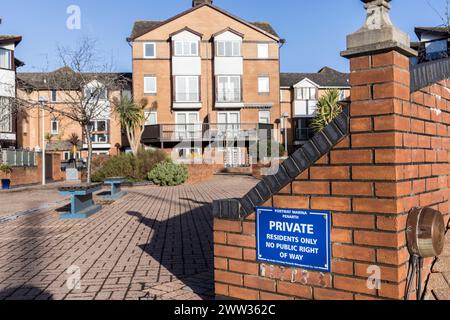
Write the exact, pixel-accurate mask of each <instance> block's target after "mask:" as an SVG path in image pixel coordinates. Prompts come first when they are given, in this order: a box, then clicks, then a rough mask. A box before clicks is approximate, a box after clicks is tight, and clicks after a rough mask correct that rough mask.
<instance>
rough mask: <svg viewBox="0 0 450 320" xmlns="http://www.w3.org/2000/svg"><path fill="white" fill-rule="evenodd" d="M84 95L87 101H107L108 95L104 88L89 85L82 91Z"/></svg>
mask: <svg viewBox="0 0 450 320" xmlns="http://www.w3.org/2000/svg"><path fill="white" fill-rule="evenodd" d="M84 95H85V97H86V99H88V100H94V99H98V100H107V98H108V93H107V91H106V88H105V87H103V86H98V85H89V86H88V87H86V88H85V89H84Z"/></svg>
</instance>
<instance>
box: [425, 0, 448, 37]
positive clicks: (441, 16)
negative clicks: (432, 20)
mask: <svg viewBox="0 0 450 320" xmlns="http://www.w3.org/2000/svg"><path fill="white" fill-rule="evenodd" d="M441 1H443V4H444V12H442V11H441V10H440V9H437V8H436V7H435V6H434V5H433V4H432V3H431V2H430V0H426V2H427V4H428V6H429V7H430V8H431V9H432V10H433V11H434V12H435V13H436V14H437V15H438V17H439V19H440V20H441V22H442V27H444V28H447V30H448V33H449V34H450V0H441Z"/></svg>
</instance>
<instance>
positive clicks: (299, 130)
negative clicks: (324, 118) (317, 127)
mask: <svg viewBox="0 0 450 320" xmlns="http://www.w3.org/2000/svg"><path fill="white" fill-rule="evenodd" d="M312 120H313V118H298V119H294V125H295V140H296V141H307V140H310V139H312V138H313V136H314V133H315V132H314V130H313V129H311V128H310V126H311V122H312Z"/></svg>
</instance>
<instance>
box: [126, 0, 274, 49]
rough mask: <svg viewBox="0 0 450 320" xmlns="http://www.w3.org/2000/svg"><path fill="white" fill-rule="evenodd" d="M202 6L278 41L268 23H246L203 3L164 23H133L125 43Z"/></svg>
mask: <svg viewBox="0 0 450 320" xmlns="http://www.w3.org/2000/svg"><path fill="white" fill-rule="evenodd" d="M204 6H208V7H211V8H213V9H215V10H217V11H219V12H221V13H223V14H225V15H227V16H229V17H231V18H233V19H235V20H237V21H240V22H242V23H244V24H247V25H249V26H250V27H252V28H254V29H256V30H258V31H260V32H263V33H265V34H268V35H270V36H272V37H274V38H276V39H277V40H279V38H280V37H279V35H278V34H277V33H276V31H275V30H274V29H273V27H272V26H271V25H270V23H268V22H248V21H245V20H243V19H241V18H239V17H237V16H235V15H233V14H231V13H229V12H227V11H225V10H223V9H221V8H219V7H216V6H214V5H211V4H208V3H205V4H202V5H199V6H196V7H193V8H191V9H189V10H186V11H184V12H182V13H180V14H178V15H176V16H174V17H172V18H169V19H167V20H164V21H144V20H140V21H136V22H135V23H134V26H133V30H132V31H131V35H130V36H129V37H128V38H127V41H133V40H135V39H136V38H139V37H140V36H142V35H144V34H146V33H148V32H150V31H152V30H154V29H156V28H158V27H159V26H162V25H164V24H166V23H169V22H170V21H173V20H175V19H177V18H179V17H182V16H184V15H186V14H188V13H190V12H192V11H195V10H197V9H199V8H201V7H204Z"/></svg>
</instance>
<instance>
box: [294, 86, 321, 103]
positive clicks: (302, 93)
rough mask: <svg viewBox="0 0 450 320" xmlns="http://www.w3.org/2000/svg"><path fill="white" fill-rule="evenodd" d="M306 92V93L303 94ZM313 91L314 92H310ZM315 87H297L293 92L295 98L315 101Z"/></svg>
mask: <svg viewBox="0 0 450 320" xmlns="http://www.w3.org/2000/svg"><path fill="white" fill-rule="evenodd" d="M306 92H307V94H305V93H306ZM313 92H314V94H312V93H313ZM317 94H318V91H317V88H316V87H298V88H297V89H296V93H295V99H296V100H299V101H316V100H317Z"/></svg>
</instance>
